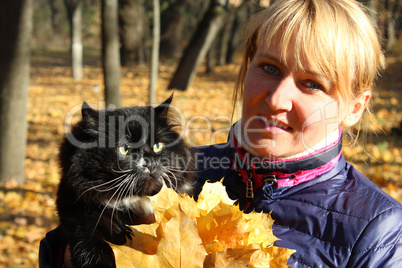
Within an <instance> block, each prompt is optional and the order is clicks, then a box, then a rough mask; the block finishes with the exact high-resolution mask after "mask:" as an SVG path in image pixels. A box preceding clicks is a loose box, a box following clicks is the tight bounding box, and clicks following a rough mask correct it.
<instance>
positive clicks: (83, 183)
mask: <svg viewBox="0 0 402 268" xmlns="http://www.w3.org/2000/svg"><path fill="white" fill-rule="evenodd" d="M171 100H172V96H171V97H170V98H169V99H168V100H166V101H165V102H164V103H163V104H161V105H159V106H158V107H156V108H152V107H150V106H148V107H132V108H122V109H114V110H101V111H95V110H93V109H92V108H90V107H89V106H88V105H87V104H86V103H84V104H83V106H82V120H81V121H80V122H78V123H77V124H76V125H75V126H74V127H73V128H72V131H71V133H70V134H67V136H66V138H65V140H64V142H63V143H62V145H61V149H60V165H61V168H62V177H61V181H60V184H59V189H58V192H57V201H56V204H57V210H58V214H59V218H60V226H61V229H62V232H63V234H64V236H65V238H66V239H67V240H68V241H69V245H70V249H71V253H72V254H71V255H72V262H73V264H74V265H75V267H88V268H89V267H115V259H114V254H113V251H112V249H111V247H110V246H109V245H108V244H107V243H106V242H105V240H106V241H109V242H111V243H113V244H117V245H122V244H124V243H125V242H126V239H127V238H131V231H130V228H129V227H128V226H127V225H135V224H141V223H152V222H154V220H155V219H154V215H153V211H152V208H151V206H150V204H149V199H147V197H145V196H151V195H154V194H156V193H158V192H159V191H160V189H161V187H162V185H163V182H165V183H166V185H167V186H168V187H171V188H173V189H175V190H176V191H177V192H179V193H184V192H186V193H188V194H190V195H191V194H192V189H193V183H194V169H195V168H194V156H193V152H192V149H190V148H188V147H187V146H186V145H185V144H184V142H183V141H182V140H181V138H180V136H179V134H178V133H176V132H175V131H173V129H172V128H173V127H174V125H173V124H172V123H171V122H170V120H169V117H168V109H169V105H170V102H171ZM161 143H163V144H162V145H161ZM155 144H156V145H155ZM154 146H156V147H158V148H156V147H154ZM161 146H163V148H162V150H160V151H159V149H160V147H161ZM154 148H156V149H154ZM125 153H127V154H125Z"/></svg>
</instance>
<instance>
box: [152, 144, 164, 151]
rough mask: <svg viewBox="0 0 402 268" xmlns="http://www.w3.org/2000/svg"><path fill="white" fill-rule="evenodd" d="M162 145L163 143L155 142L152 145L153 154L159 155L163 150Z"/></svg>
mask: <svg viewBox="0 0 402 268" xmlns="http://www.w3.org/2000/svg"><path fill="white" fill-rule="evenodd" d="M163 147H164V143H163V142H157V143H155V144H154V147H153V148H152V149H153V150H154V152H155V153H160V152H161V151H162V150H163Z"/></svg>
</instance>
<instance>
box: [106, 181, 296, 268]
mask: <svg viewBox="0 0 402 268" xmlns="http://www.w3.org/2000/svg"><path fill="white" fill-rule="evenodd" d="M151 203H152V206H153V207H154V211H155V217H156V222H155V223H153V224H151V225H145V224H144V225H138V226H132V229H133V233H134V235H133V238H132V240H131V241H129V242H128V243H127V244H126V245H124V246H116V245H112V248H113V250H114V252H115V255H116V264H117V267H118V268H124V267H153V268H154V267H155V268H158V267H186V268H187V267H188V268H190V267H246V266H247V265H248V267H265V268H268V267H286V263H287V260H288V258H289V257H290V255H291V254H292V253H293V252H294V251H293V250H289V249H284V248H278V247H276V246H274V245H273V244H274V242H275V240H277V238H276V237H275V236H274V235H273V233H272V224H273V220H272V219H271V217H270V215H269V214H264V213H256V212H253V213H250V214H244V213H243V212H242V211H240V210H239V208H238V206H235V205H233V201H232V200H230V199H229V197H228V196H227V194H226V191H225V189H224V186H223V185H222V184H221V183H213V184H212V183H206V184H205V185H204V188H203V190H202V192H201V194H200V196H199V199H198V202H195V201H194V200H193V199H192V198H190V197H188V196H187V195H184V196H181V195H178V194H176V193H175V192H174V191H173V190H172V189H169V188H166V187H165V188H163V189H162V191H161V192H160V193H158V194H157V195H155V196H154V197H151Z"/></svg>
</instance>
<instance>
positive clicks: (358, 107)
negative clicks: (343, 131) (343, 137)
mask: <svg viewBox="0 0 402 268" xmlns="http://www.w3.org/2000/svg"><path fill="white" fill-rule="evenodd" d="M370 98H371V90H366V91H364V93H363V95H362V96H360V98H358V99H357V100H355V101H353V103H352V104H351V107H350V111H349V114H348V115H347V116H346V117H345V119H344V120H343V121H342V124H343V125H345V126H346V127H351V126H353V125H354V124H356V123H357V122H359V120H360V118H361V117H362V114H363V112H364V109H365V108H366V107H367V105H368V102H369V100H370Z"/></svg>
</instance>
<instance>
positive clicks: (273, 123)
mask: <svg viewBox="0 0 402 268" xmlns="http://www.w3.org/2000/svg"><path fill="white" fill-rule="evenodd" d="M259 118H260V122H261V124H262V126H263V127H264V128H265V129H267V130H269V131H272V132H275V133H279V132H282V131H286V132H287V131H290V130H292V128H291V127H289V126H288V125H286V124H285V123H282V122H280V121H278V120H275V119H269V118H266V117H264V116H262V115H259Z"/></svg>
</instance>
